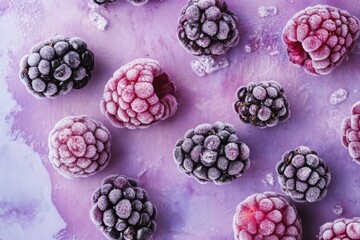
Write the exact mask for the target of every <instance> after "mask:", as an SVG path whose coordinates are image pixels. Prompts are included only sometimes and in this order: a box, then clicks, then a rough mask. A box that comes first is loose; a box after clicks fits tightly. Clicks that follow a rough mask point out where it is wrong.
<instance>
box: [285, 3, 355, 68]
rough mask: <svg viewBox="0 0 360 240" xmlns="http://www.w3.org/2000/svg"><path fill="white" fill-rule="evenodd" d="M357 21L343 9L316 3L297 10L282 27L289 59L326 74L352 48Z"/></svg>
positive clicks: (339, 62) (340, 61)
mask: <svg viewBox="0 0 360 240" xmlns="http://www.w3.org/2000/svg"><path fill="white" fill-rule="evenodd" d="M359 30H360V25H359V20H358V19H357V18H356V17H355V16H351V15H350V14H349V13H348V12H347V11H344V10H341V9H339V8H336V7H332V6H327V5H316V6H313V7H308V8H306V9H305V10H302V11H300V12H298V13H297V14H296V15H295V16H294V17H293V18H292V19H291V20H290V21H289V22H288V23H287V24H286V26H285V28H284V30H283V35H282V37H283V41H284V42H285V44H286V45H287V51H288V55H289V58H290V61H291V62H292V63H294V64H296V65H300V66H303V67H304V69H305V71H306V72H308V73H311V74H315V75H325V74H329V73H330V72H331V71H333V70H334V69H335V68H336V67H338V66H339V65H340V64H341V63H342V61H343V60H344V59H345V58H346V57H347V56H348V54H349V53H350V52H351V51H352V49H353V48H354V45H355V42H356V40H357V39H358V37H359Z"/></svg>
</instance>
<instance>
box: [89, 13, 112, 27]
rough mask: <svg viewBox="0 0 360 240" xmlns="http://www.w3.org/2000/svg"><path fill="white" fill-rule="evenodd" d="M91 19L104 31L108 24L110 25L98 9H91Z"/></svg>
mask: <svg viewBox="0 0 360 240" xmlns="http://www.w3.org/2000/svg"><path fill="white" fill-rule="evenodd" d="M89 16H90V20H91V21H92V22H93V23H94V25H95V26H96V27H97V28H98V29H99V30H100V31H104V30H105V28H106V26H107V25H108V20H107V19H106V18H104V16H103V15H101V14H100V13H98V12H97V11H90V15H89Z"/></svg>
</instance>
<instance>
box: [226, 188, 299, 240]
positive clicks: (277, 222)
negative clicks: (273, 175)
mask: <svg viewBox="0 0 360 240" xmlns="http://www.w3.org/2000/svg"><path fill="white" fill-rule="evenodd" d="M233 229H234V236H235V240H256V239H259V240H260V239H264V240H265V239H269V240H270V239H274V240H301V235H302V226H301V220H300V218H299V217H298V214H297V211H296V208H295V206H294V205H292V204H291V203H290V202H289V201H288V200H287V199H286V198H285V197H284V196H282V195H280V194H277V193H274V192H264V193H258V194H253V195H251V196H249V197H247V198H246V199H245V200H244V201H243V202H241V203H240V204H239V205H238V206H237V208H236V213H235V215H234V219H233Z"/></svg>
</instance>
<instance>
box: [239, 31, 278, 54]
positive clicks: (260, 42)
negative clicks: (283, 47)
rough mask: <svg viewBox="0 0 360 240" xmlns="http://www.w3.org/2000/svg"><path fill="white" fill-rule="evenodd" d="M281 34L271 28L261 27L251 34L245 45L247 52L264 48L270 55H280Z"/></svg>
mask: <svg viewBox="0 0 360 240" xmlns="http://www.w3.org/2000/svg"><path fill="white" fill-rule="evenodd" d="M279 41H280V34H279V33H277V32H272V31H271V30H270V29H266V28H260V29H258V30H257V31H256V33H255V34H252V35H250V36H249V39H248V41H247V44H246V45H245V47H244V50H245V52H246V53H252V52H256V51H257V50H259V49H260V50H262V51H264V52H266V53H267V54H269V55H270V56H275V55H278V54H279V53H280V52H279Z"/></svg>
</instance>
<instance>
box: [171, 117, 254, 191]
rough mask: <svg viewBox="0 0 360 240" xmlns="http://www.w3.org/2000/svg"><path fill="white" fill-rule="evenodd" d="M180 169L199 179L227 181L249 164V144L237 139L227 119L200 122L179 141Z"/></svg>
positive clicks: (175, 156) (235, 176)
mask: <svg viewBox="0 0 360 240" xmlns="http://www.w3.org/2000/svg"><path fill="white" fill-rule="evenodd" d="M173 155H174V160H175V163H176V164H177V166H178V168H179V170H180V171H181V172H183V173H185V174H187V175H188V176H190V177H193V178H195V179H196V180H197V181H198V182H200V183H207V182H214V183H215V184H224V183H228V182H230V181H232V180H234V179H235V178H238V177H240V176H241V175H242V174H243V173H244V172H245V171H246V170H247V169H248V168H249V167H250V160H249V155H250V150H249V147H248V146H247V145H246V144H245V143H242V142H240V141H239V140H238V137H237V136H236V132H235V128H234V127H233V126H232V125H231V124H228V123H225V124H224V123H222V122H216V123H214V124H207V123H204V124H200V125H198V126H197V127H195V128H194V129H190V130H189V131H187V132H186V133H185V136H184V138H182V139H181V140H179V141H178V142H177V143H176V146H175V149H174V152H173Z"/></svg>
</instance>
